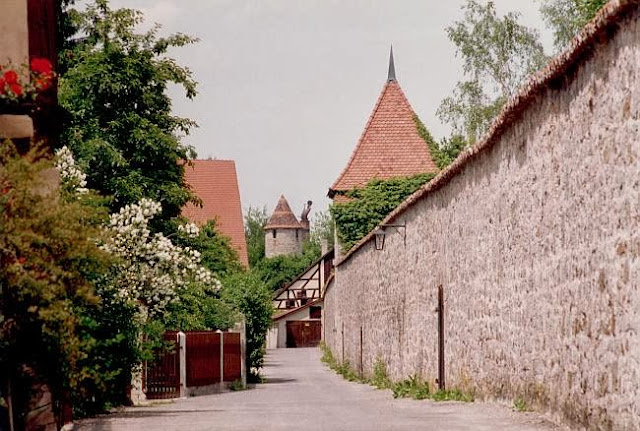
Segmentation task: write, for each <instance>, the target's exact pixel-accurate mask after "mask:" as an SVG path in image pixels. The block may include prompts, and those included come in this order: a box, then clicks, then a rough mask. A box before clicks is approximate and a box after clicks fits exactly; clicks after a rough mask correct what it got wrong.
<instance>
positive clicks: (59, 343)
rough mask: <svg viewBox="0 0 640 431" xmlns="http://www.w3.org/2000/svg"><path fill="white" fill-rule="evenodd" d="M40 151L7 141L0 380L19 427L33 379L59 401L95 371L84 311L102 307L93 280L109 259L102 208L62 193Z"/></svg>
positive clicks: (3, 150) (1, 174)
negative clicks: (101, 245)
mask: <svg viewBox="0 0 640 431" xmlns="http://www.w3.org/2000/svg"><path fill="white" fill-rule="evenodd" d="M34 157H36V154H35V153H31V154H30V155H29V156H28V157H26V158H20V157H19V156H18V155H17V152H16V151H15V147H14V146H13V144H12V143H10V142H8V141H7V142H4V143H2V144H0V385H1V387H2V388H3V392H4V393H5V397H7V398H8V395H7V393H8V392H9V391H8V390H6V388H10V389H11V392H12V399H11V400H10V402H11V403H12V404H13V410H14V412H15V413H16V418H15V421H16V425H17V428H18V429H19V428H21V422H22V419H23V416H22V414H23V413H24V412H25V411H26V410H27V409H26V407H25V406H26V404H27V403H28V401H29V396H30V394H29V391H28V390H29V388H30V387H31V384H32V383H34V382H39V383H42V382H44V383H47V384H48V385H49V387H50V389H51V392H52V395H53V397H54V399H57V400H59V399H62V396H63V394H65V393H68V392H69V391H70V390H71V389H72V388H75V387H77V386H78V385H81V384H82V382H83V380H84V378H85V375H86V374H87V373H89V372H90V367H87V366H86V365H87V364H86V361H85V359H86V352H87V350H88V348H90V347H91V343H92V340H87V339H85V338H84V337H83V333H84V332H85V331H86V324H87V322H85V321H84V320H83V319H82V318H81V313H82V312H84V310H95V309H96V308H97V307H99V299H98V298H97V297H96V295H95V292H94V289H93V283H94V282H95V281H97V279H98V278H99V275H100V274H101V273H102V272H103V271H104V270H105V268H106V267H107V265H108V262H109V259H108V257H107V256H106V254H105V253H103V252H102V251H100V250H99V249H98V247H97V246H96V244H95V242H94V241H90V240H89V239H90V238H99V237H100V230H99V229H98V227H97V222H98V220H100V219H101V214H100V213H99V212H96V210H95V209H93V208H90V207H87V206H85V205H82V203H81V202H79V201H75V202H65V201H63V200H62V199H60V198H59V196H58V193H59V189H58V187H55V186H52V185H51V184H50V183H49V184H47V183H46V182H45V176H44V172H45V170H46V169H50V168H51V164H50V163H48V162H46V161H39V162H35V163H31V162H30V161H29V160H30V159H32V158H34Z"/></svg>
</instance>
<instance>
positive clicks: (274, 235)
mask: <svg viewBox="0 0 640 431" xmlns="http://www.w3.org/2000/svg"><path fill="white" fill-rule="evenodd" d="M273 237H274V238H275V237H276V230H275V229H274V230H273Z"/></svg>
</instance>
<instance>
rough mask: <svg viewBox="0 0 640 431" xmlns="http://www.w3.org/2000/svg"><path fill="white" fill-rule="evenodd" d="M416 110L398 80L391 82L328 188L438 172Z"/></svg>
mask: <svg viewBox="0 0 640 431" xmlns="http://www.w3.org/2000/svg"><path fill="white" fill-rule="evenodd" d="M414 115H415V113H414V112H413V109H412V108H411V105H409V101H407V98H406V97H405V95H404V93H403V92H402V89H401V88H400V85H399V84H398V83H397V82H396V81H388V82H387V83H386V85H385V86H384V88H383V90H382V93H381V94H380V97H379V98H378V102H377V103H376V106H375V107H374V109H373V113H372V114H371V117H369V121H368V123H367V126H366V127H365V129H364V132H363V133H362V136H361V137H360V140H359V141H358V145H357V146H356V148H355V150H354V151H353V153H352V154H351V159H350V160H349V163H348V164H347V166H346V167H345V168H344V170H343V171H342V173H341V174H340V176H339V177H338V179H337V180H336V181H335V183H333V185H332V186H331V189H330V190H329V195H330V196H333V195H334V194H335V192H336V191H347V190H350V189H353V188H355V187H362V186H364V185H365V184H367V183H368V182H369V181H370V180H372V179H374V178H379V179H389V178H393V177H404V176H412V175H416V174H421V173H427V172H437V171H438V167H437V166H436V164H435V163H434V161H433V158H432V157H431V152H430V151H429V147H428V145H427V143H426V142H425V141H424V139H422V137H420V135H419V134H418V128H417V126H416V123H415V121H414Z"/></svg>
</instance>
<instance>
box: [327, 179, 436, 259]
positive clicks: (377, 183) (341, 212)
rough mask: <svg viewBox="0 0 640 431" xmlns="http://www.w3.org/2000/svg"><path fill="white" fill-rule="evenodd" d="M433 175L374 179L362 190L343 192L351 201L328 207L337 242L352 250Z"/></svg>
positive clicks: (345, 248)
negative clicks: (336, 233) (334, 226)
mask: <svg viewBox="0 0 640 431" xmlns="http://www.w3.org/2000/svg"><path fill="white" fill-rule="evenodd" d="M435 175H436V174H435V173H428V174H418V175H414V176H412V177H398V178H392V179H389V180H380V179H375V180H372V181H370V182H369V183H367V185H366V186H365V187H363V188H356V189H352V190H349V191H347V192H346V193H344V195H345V196H346V197H348V198H350V199H351V200H349V201H348V202H344V203H335V204H333V205H332V206H331V214H332V215H333V218H334V220H335V221H336V226H337V229H338V239H339V240H340V243H341V244H342V247H343V249H344V250H348V249H350V248H351V247H353V246H354V245H355V244H356V243H357V242H358V241H360V240H361V239H362V238H363V237H364V236H365V235H367V234H368V233H369V232H371V230H372V229H373V228H375V227H376V226H377V225H378V223H380V221H382V219H383V218H385V217H386V216H387V215H388V214H389V213H390V212H391V211H392V210H393V209H394V208H395V207H397V206H398V205H400V203H402V201H404V200H405V199H406V198H407V197H409V196H410V195H411V194H412V193H413V192H415V191H416V190H418V189H419V188H420V186H422V185H424V184H426V183H428V182H429V181H431V179H432V178H433V177H435Z"/></svg>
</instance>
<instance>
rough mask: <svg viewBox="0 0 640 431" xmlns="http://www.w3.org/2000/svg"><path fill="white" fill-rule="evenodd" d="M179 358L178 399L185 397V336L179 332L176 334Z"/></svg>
mask: <svg viewBox="0 0 640 431" xmlns="http://www.w3.org/2000/svg"><path fill="white" fill-rule="evenodd" d="M176 338H177V340H176V341H177V342H178V346H179V356H180V360H179V363H180V398H184V397H186V396H187V335H186V334H185V333H184V332H182V331H180V332H178V333H177V334H176Z"/></svg>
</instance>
